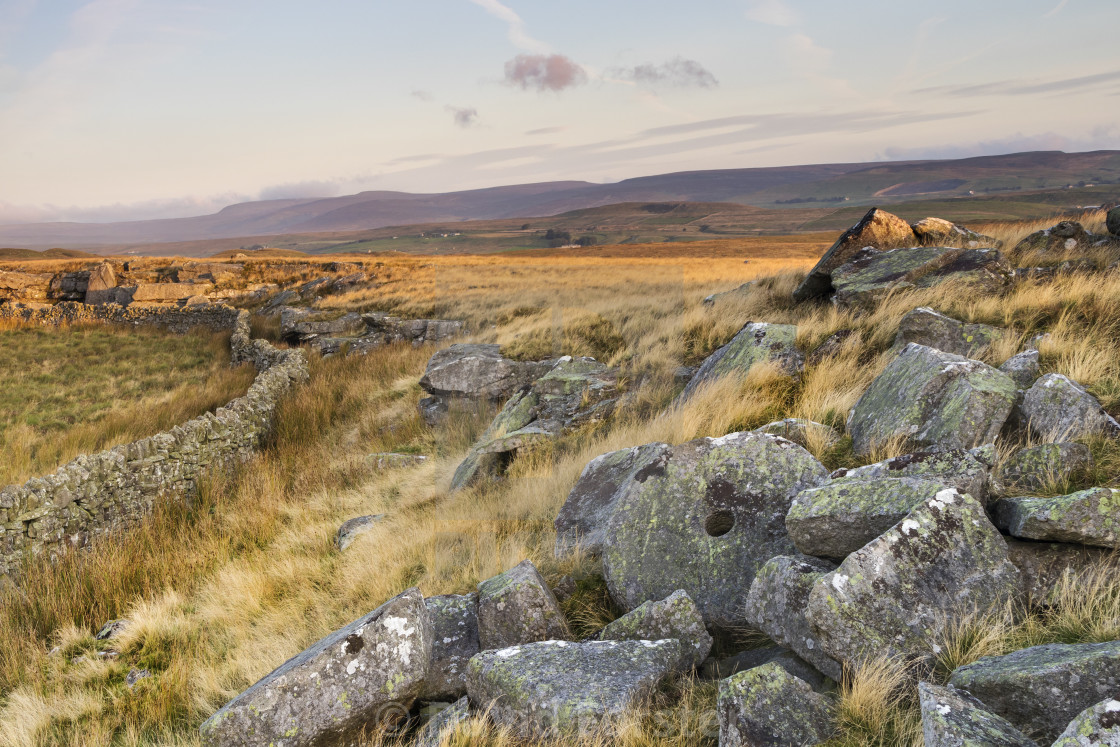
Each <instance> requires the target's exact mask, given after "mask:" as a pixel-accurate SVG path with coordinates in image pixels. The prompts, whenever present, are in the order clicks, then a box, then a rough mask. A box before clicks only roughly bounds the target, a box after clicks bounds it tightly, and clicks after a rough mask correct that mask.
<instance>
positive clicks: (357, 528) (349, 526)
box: [334, 514, 385, 550]
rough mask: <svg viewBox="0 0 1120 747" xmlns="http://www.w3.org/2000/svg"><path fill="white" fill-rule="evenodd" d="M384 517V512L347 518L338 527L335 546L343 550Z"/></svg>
mask: <svg viewBox="0 0 1120 747" xmlns="http://www.w3.org/2000/svg"><path fill="white" fill-rule="evenodd" d="M384 518H385V514H370V515H369V516H355V517H354V518H353V519H347V520H346V521H344V522H342V526H340V527H339V528H338V535H337V536H336V537H335V540H334V544H335V546H336V547H337V548H338V549H339V550H345V549H346V548H347V547H350V545H351V543H353V542H354V540H356V539H357V538H358V537H360V536H362V535H363V534H365V533H367V532H369V531H370V530H371V529H373V528H374V527H375V526H376V525H377V524H378V523H379V522H380V521H381V520H382V519H384Z"/></svg>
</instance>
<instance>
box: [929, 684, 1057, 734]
mask: <svg viewBox="0 0 1120 747" xmlns="http://www.w3.org/2000/svg"><path fill="white" fill-rule="evenodd" d="M918 699H919V701H920V703H921V708H922V736H923V737H924V738H925V744H926V747H985V746H986V745H987V746H990V747H1038V745H1037V744H1035V742H1033V741H1032V740H1030V739H1028V738H1027V737H1026V735H1024V734H1023V732H1021V731H1019V730H1018V729H1016V728H1015V727H1014V726H1012V725H1011V723H1010V722H1008V721H1007V719H1005V718H1002V717H1000V716H997V715H995V714H994V713H989V712H988V711H987V710H986V709H985V708H984V704H983V703H981V702H980V701H978V700H977V699H976V698H973V697H972V696H971V695H969V694H968V693H965V692H961V691H960V690H957V689H955V688H952V687H938V686H937V685H933V684H930V683H929V682H921V683H919V684H918Z"/></svg>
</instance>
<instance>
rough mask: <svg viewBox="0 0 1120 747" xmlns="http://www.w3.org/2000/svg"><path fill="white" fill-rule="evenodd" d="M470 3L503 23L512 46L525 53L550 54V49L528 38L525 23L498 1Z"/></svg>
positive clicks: (482, 0) (476, 0)
mask: <svg viewBox="0 0 1120 747" xmlns="http://www.w3.org/2000/svg"><path fill="white" fill-rule="evenodd" d="M471 2H472V3H474V4H475V5H477V6H479V7H480V8H482V9H483V10H485V11H486V12H487V13H489V14H490V15H492V16H494V17H495V18H497V19H499V20H501V21H504V22H505V24H506V26H507V31H506V35H507V36H508V37H509V41H510V43H511V44H513V46H515V47H517V48H518V49H523V50H525V51H526V52H536V53H537V54H544V53H546V52H550V51H551V48H550V47H549V46H548V45H547V44H545V43H544V42H542V41H540V40H539V39H534V38H533V37H531V36H529V32H528V31H526V30H525V22H524V21H522V20H521V16H519V15H517V13H516V12H515V11H514V10H513V9H512V8H510V7H509V6H507V5H503V4H502V3H500V2H498V0H471Z"/></svg>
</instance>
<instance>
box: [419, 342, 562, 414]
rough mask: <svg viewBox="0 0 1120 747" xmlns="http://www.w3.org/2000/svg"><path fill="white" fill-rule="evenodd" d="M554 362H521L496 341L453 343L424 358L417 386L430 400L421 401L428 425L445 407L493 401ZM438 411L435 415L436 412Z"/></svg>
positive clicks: (465, 407) (464, 407) (505, 396)
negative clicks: (495, 342) (506, 355)
mask: <svg viewBox="0 0 1120 747" xmlns="http://www.w3.org/2000/svg"><path fill="white" fill-rule="evenodd" d="M554 365H556V361H537V362H525V361H515V360H510V359H509V358H506V357H505V356H503V355H502V353H501V346H499V345H479V344H467V343H457V344H455V345H451V346H450V347H447V348H444V349H443V350H440V351H439V352H437V353H436V354H435V355H433V356H432V357H431V359H430V360H429V361H428V365H427V368H426V369H425V370H424V375H423V377H421V379H420V386H421V387H422V388H423V389H424V391H426V392H428V394H429V395H431V396H430V397H428V398H427V400H432V401H431V402H428V403H427V405H425V402H426V401H427V400H422V401H421V413H422V414H425V411H427V414H426V415H425V418H424V419H425V421H427V422H428V423H429V425H436V424H438V423H439V422H442V416H443V415H444V414H446V413H447V412H448V411H449V410H470V409H473V408H474V407H477V406H478V405H482V404H497V403H500V402H502V401H504V400H506V399H508V398H509V396H510V395H511V394H513V393H514V392H516V391H517V390H519V389H521V388H523V387H526V386H528V385H530V384H532V383H533V382H534V381H536V380H537V379H538V378H540V377H541V376H543V375H544V374H546V373H547V372H548V370H549V369H551V368H552V367H553V366H554ZM436 413H438V415H436Z"/></svg>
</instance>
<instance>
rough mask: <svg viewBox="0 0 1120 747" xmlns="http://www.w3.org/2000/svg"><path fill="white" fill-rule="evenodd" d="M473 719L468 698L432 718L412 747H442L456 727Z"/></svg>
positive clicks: (417, 735)
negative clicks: (445, 739)
mask: <svg viewBox="0 0 1120 747" xmlns="http://www.w3.org/2000/svg"><path fill="white" fill-rule="evenodd" d="M470 717H471V702H470V699H469V698H467V697H466V696H464V697H462V698H459V699H458V700H457V701H455V702H454V703H452V704H451V705H449V706H448V707H447V708H444V709H443V710H442V711H440V712H439V713H437V714H436V715H434V716H432V718H431V719H430V720H429V721H428V723H426V724H424V727H423V728H422V729H420V731H419V732H417V734H416V737H415V738H414V739H413V740H412V747H440V745H442V744H444V743H445V742H444V738H445V737H447V736H448V735H449V734H452V733H454V731H455V727H457V726H458V725H459V724H461V723H463V722H464V721H466V720H467V719H469V718H470Z"/></svg>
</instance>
